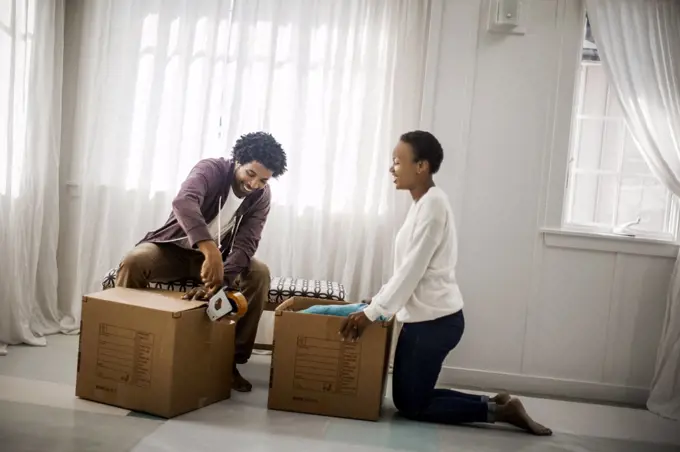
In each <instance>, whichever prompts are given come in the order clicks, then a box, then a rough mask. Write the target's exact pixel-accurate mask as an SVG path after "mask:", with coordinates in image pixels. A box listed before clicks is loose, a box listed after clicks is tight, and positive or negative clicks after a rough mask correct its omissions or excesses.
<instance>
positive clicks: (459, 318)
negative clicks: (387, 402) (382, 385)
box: [392, 311, 495, 424]
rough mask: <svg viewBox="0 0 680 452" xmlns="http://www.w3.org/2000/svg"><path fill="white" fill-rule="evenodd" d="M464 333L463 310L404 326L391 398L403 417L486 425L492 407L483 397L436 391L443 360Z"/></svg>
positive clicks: (398, 346) (400, 336)
mask: <svg viewBox="0 0 680 452" xmlns="http://www.w3.org/2000/svg"><path fill="white" fill-rule="evenodd" d="M464 330H465V318H464V317H463V311H458V312H457V313H455V314H452V315H448V316H446V317H441V318H439V319H436V320H431V321H428V322H420V323H406V324H404V326H403V328H402V330H401V333H400V334H399V341H398V342H397V350H396V353H395V357H394V371H393V375H392V396H393V399H394V404H395V406H396V407H397V410H399V412H400V413H401V414H402V415H403V416H404V417H406V418H409V419H413V420H417V421H423V422H436V423H442V424H463V423H471V422H489V421H490V420H491V415H492V412H493V411H494V408H495V404H493V403H489V399H488V398H487V397H486V396H478V395H473V394H465V393H463V392H457V391H451V390H448V389H435V385H436V383H437V379H438V378H439V373H440V372H441V369H442V364H443V363H444V359H445V358H446V357H447V355H448V354H449V352H450V351H451V350H453V349H454V348H455V347H456V345H458V342H459V341H460V338H461V337H462V336H463V331H464Z"/></svg>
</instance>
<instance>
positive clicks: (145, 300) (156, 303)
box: [83, 287, 207, 313]
mask: <svg viewBox="0 0 680 452" xmlns="http://www.w3.org/2000/svg"><path fill="white" fill-rule="evenodd" d="M183 295H184V294H183V293H181V292H173V291H167V290H155V289H125V288H122V287H115V288H113V289H108V290H104V291H102V292H97V293H93V294H89V295H85V296H84V297H83V301H84V302H87V301H88V300H102V301H108V302H112V303H121V304H127V305H131V306H139V307H143V308H148V309H154V310H156V311H165V312H172V313H178V312H184V311H189V310H192V309H197V308H203V307H205V306H207V303H206V302H204V301H191V300H182V296H183Z"/></svg>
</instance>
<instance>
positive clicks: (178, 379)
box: [76, 288, 235, 418]
mask: <svg viewBox="0 0 680 452" xmlns="http://www.w3.org/2000/svg"><path fill="white" fill-rule="evenodd" d="M181 295H182V294H178V293H175V292H164V291H157V290H133V289H123V288H115V289H109V290H106V291H103V292H99V293H95V294H92V295H86V296H85V297H83V309H82V321H81V330H80V349H79V351H78V376H77V382H76V396H78V397H81V398H83V399H88V400H92V401H95V402H101V403H106V404H109V405H115V406H118V407H121V408H127V409H130V410H136V411H142V412H146V413H150V414H154V415H157V416H161V417H166V418H170V417H174V416H177V415H179V414H182V413H186V412H189V411H192V410H196V409H198V408H202V407H204V406H206V405H209V404H211V403H214V402H217V401H220V400H224V399H228V398H229V396H230V394H231V378H232V366H233V362H234V333H235V323H234V322H233V321H232V320H229V319H221V320H220V321H217V322H211V321H210V319H209V318H208V316H207V315H206V312H205V311H206V303H203V302H197V301H186V300H182V299H181Z"/></svg>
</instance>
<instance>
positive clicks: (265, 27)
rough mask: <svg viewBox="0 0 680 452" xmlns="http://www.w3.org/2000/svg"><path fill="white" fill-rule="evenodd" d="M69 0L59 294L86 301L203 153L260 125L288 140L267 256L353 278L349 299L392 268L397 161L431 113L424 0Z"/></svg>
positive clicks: (154, 221)
mask: <svg viewBox="0 0 680 452" xmlns="http://www.w3.org/2000/svg"><path fill="white" fill-rule="evenodd" d="M70 5H73V8H75V9H76V10H77V11H76V12H75V13H74V14H73V16H72V18H71V19H70V20H71V21H72V22H69V23H68V27H67V41H69V42H74V43H75V42H78V43H80V44H79V45H77V46H74V48H73V49H71V50H72V52H71V51H70V50H69V49H67V56H66V61H67V62H66V84H65V87H64V93H65V99H64V102H65V106H64V115H65V118H64V120H65V123H66V127H65V130H64V134H65V137H64V143H65V144H66V145H65V147H64V152H68V153H69V156H68V158H66V159H65V160H63V161H65V162H68V164H67V165H66V169H65V170H64V171H63V174H64V177H65V178H66V180H67V182H68V183H67V185H68V187H69V190H68V197H67V198H68V199H66V200H65V201H64V203H63V205H64V206H65V207H64V210H63V213H62V232H61V235H62V240H61V242H60V250H59V264H60V275H61V276H60V279H61V282H63V284H60V296H61V298H62V299H64V300H68V301H70V302H71V303H73V304H74V306H75V305H77V303H78V302H79V298H80V296H81V294H82V293H84V292H87V291H91V290H95V289H97V287H98V286H99V284H100V280H101V278H102V276H103V275H104V274H105V272H106V271H107V270H109V269H110V268H112V267H113V266H115V265H117V264H118V262H119V260H120V259H121V257H122V256H123V255H124V253H125V252H126V251H127V250H129V249H130V248H131V247H132V246H133V245H134V243H135V242H136V241H137V240H139V239H140V238H141V237H142V236H143V235H144V233H145V232H146V231H148V230H149V229H152V228H155V227H158V226H160V225H161V224H162V223H163V222H164V221H165V219H166V218H167V215H168V214H169V211H170V205H171V200H172V198H173V196H174V195H175V192H176V190H177V188H178V185H179V184H180V182H181V181H182V180H183V179H184V177H185V176H186V175H187V173H188V171H189V169H190V168H191V166H192V165H193V164H194V163H196V162H197V161H198V160H199V159H201V158H204V157H210V156H228V155H229V152H230V149H231V147H232V145H233V143H234V141H235V140H236V139H237V138H238V137H239V135H241V134H243V133H247V132H251V131H257V130H266V131H269V132H271V133H272V134H273V135H274V136H275V137H276V138H277V139H278V140H279V141H280V142H281V143H282V144H283V146H284V148H285V149H286V151H287V153H288V156H289V165H288V166H289V172H288V173H287V174H285V175H284V176H283V177H282V178H281V179H280V180H279V181H275V182H273V183H272V185H273V187H272V188H273V197H274V199H273V207H272V210H271V213H270V216H269V220H268V224H267V227H266V230H265V233H264V238H263V241H262V243H261V245H260V249H259V251H258V257H259V258H260V259H262V260H263V261H265V262H266V263H267V264H268V265H269V266H270V269H271V270H272V273H273V274H274V275H283V276H295V277H306V278H324V279H333V280H337V281H341V282H343V283H344V284H345V285H346V286H347V288H348V289H349V293H350V297H351V298H353V299H356V298H359V297H360V296H366V295H368V294H370V293H371V292H372V291H373V290H375V289H377V288H378V287H379V286H380V283H381V282H382V281H383V280H384V278H385V277H386V276H387V275H389V272H390V267H391V249H392V240H393V237H394V233H395V228H397V227H398V226H399V224H400V223H401V220H402V218H403V216H404V215H405V212H406V208H407V203H408V200H407V199H406V197H397V196H396V194H395V190H394V188H393V186H392V183H391V177H390V176H389V174H388V167H389V165H390V162H391V152H392V148H393V146H394V144H395V143H396V141H397V140H398V138H399V134H400V133H402V132H405V131H407V130H409V129H413V128H415V127H417V125H418V122H419V118H420V106H421V98H422V82H423V71H424V58H425V48H426V41H427V31H428V8H429V2H427V1H422V0H370V1H366V0H363V1H360V0H342V1H340V0H338V1H327V0H259V1H251V0H241V1H238V0H237V1H230V0H134V1H133V0H109V1H96V2H91V1H84V0H80V1H74V2H72V3H70ZM70 34H72V35H73V36H72V37H69V36H70ZM75 309H77V308H76V307H74V310H75Z"/></svg>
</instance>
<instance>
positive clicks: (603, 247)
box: [541, 228, 680, 259]
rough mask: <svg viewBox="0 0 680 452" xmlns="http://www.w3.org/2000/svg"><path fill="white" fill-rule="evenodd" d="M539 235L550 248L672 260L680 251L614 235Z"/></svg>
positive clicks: (673, 246) (556, 231) (656, 242)
mask: <svg viewBox="0 0 680 452" xmlns="http://www.w3.org/2000/svg"><path fill="white" fill-rule="evenodd" d="M541 233H542V234H543V241H544V243H545V245H546V246H548V247H551V248H571V249H577V250H591V251H601V252H606V253H623V254H638V255H642V256H656V257H666V258H673V259H674V258H676V257H678V250H679V249H680V245H678V244H677V243H675V242H669V241H665V240H655V239H648V238H638V237H627V236H621V235H615V234H596V233H592V232H582V231H570V230H568V229H552V228H544V229H542V230H541Z"/></svg>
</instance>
